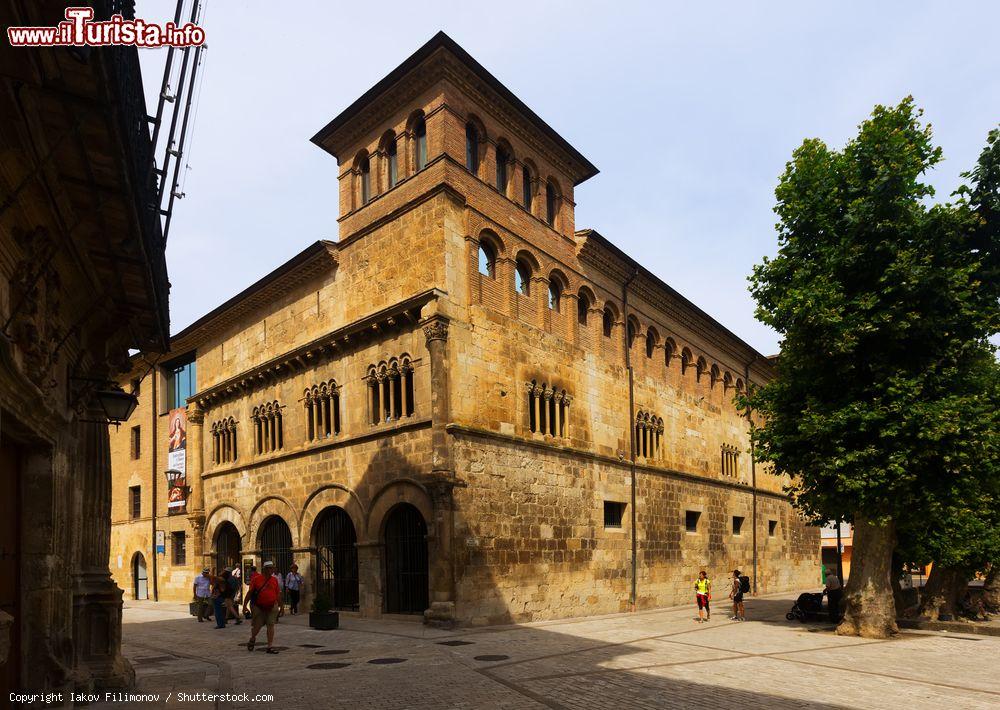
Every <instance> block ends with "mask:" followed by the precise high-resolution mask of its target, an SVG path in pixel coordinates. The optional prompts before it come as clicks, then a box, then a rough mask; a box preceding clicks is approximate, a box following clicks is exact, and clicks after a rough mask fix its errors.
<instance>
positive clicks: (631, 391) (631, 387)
mask: <svg viewBox="0 0 1000 710" xmlns="http://www.w3.org/2000/svg"><path fill="white" fill-rule="evenodd" d="M638 275H639V269H638V268H636V269H634V270H633V271H632V274H631V275H630V276H629V277H628V278H627V279H625V283H624V284H622V313H623V314H624V315H623V318H624V323H625V328H624V329H623V332H622V338H623V339H624V343H625V370H626V372H628V441H629V469H630V471H631V478H632V505H631V506H630V507H631V509H632V588H631V592H630V594H629V607H630V608H631V609H632V611H635V607H636V600H637V595H636V579H637V577H638V571H639V562H638V551H639V542H638V537H637V535H638V531H637V530H636V524H637V517H638V516H637V515H636V511H635V377H634V376H633V372H632V352H631V351H632V348H631V347H629V342H628V287H629V286H631V285H632V282H633V281H635V278H636V277H637V276H638Z"/></svg>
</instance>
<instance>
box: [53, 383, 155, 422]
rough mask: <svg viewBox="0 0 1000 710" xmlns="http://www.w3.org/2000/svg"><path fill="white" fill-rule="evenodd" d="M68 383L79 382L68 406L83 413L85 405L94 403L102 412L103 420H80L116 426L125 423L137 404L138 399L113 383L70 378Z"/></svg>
mask: <svg viewBox="0 0 1000 710" xmlns="http://www.w3.org/2000/svg"><path fill="white" fill-rule="evenodd" d="M69 379H70V382H71V383H73V382H80V383H83V384H81V385H77V386H76V387H75V388H74V391H73V392H72V394H71V396H70V404H71V406H72V407H73V408H74V409H78V411H80V413H83V409H82V408H84V407H85V406H86V404H87V403H92V402H95V401H96V403H97V404H99V405H100V407H101V411H102V412H104V419H103V420H92V419H81V420H80V421H84V422H93V423H95V424H114V425H115V426H118V425H119V424H121V423H122V422H124V421H127V420H128V418H129V417H130V416H132V412H134V411H135V408H136V407H137V406H138V404H139V398H138V397H136V396H135V394H134V393H132V392H126V391H125V390H123V389H122V388H121V386H119V385H118V384H117V383H115V382H110V381H108V380H106V379H100V378H94V377H70V378H69Z"/></svg>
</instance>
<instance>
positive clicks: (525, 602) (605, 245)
mask: <svg viewBox="0 0 1000 710" xmlns="http://www.w3.org/2000/svg"><path fill="white" fill-rule="evenodd" d="M313 141H314V142H315V143H316V144H317V145H319V146H320V147H322V148H323V149H324V150H326V151H328V152H329V153H331V154H332V155H334V156H335V157H336V158H337V159H338V164H339V165H340V175H339V202H340V239H339V241H337V242H336V243H332V242H318V243H316V244H314V245H312V246H310V247H308V248H307V249H306V250H305V251H303V252H302V253H301V254H300V255H299V256H297V257H296V258H295V259H293V260H292V261H290V262H289V263H287V264H285V265H284V266H282V267H280V268H279V269H278V270H276V271H275V272H273V273H272V274H270V275H269V276H267V277H265V278H264V279H263V280H262V281H260V282H258V283H257V284H255V285H253V286H251V287H250V288H249V289H247V290H246V291H244V292H243V293H242V294H240V295H238V296H236V297H235V298H233V299H232V300H230V301H229V302H227V303H226V304H223V305H222V306H220V307H219V308H217V309H215V310H214V311H212V312H211V313H209V314H208V315H206V316H205V317H204V318H202V319H201V320H199V321H198V322H196V323H195V324H193V325H192V326H190V327H189V328H187V329H186V330H185V331H183V332H182V333H179V334H177V335H176V336H174V338H173V341H172V344H171V353H170V355H169V356H168V357H167V358H164V360H162V361H160V363H158V364H157V365H156V366H155V367H153V366H152V365H151V360H149V359H148V358H144V359H142V360H141V361H140V360H137V362H136V368H135V371H134V373H133V377H136V378H140V379H141V383H140V388H141V393H142V394H141V395H140V399H141V400H142V404H141V409H140V412H139V415H138V416H137V417H136V418H135V421H136V422H137V423H138V426H140V427H141V429H140V430H139V431H138V433H136V434H133V433H132V432H129V431H126V430H124V429H123V430H122V431H120V432H118V434H117V436H116V438H115V439H114V441H113V445H112V449H113V457H114V460H113V468H114V472H115V485H114V501H113V507H112V517H113V543H112V551H111V555H112V569H113V571H114V572H115V573H116V576H117V579H118V581H119V584H121V585H122V586H123V587H124V588H126V589H131V590H133V593H135V591H136V585H135V580H134V577H135V569H134V565H132V564H131V562H130V561H131V560H133V559H135V558H136V556H137V555H140V556H142V558H143V560H144V561H151V560H153V559H155V560H156V573H155V574H152V573H150V574H151V579H153V580H155V584H156V587H157V594H158V595H159V598H161V599H175V600H177V599H186V598H187V597H188V596H189V595H190V593H191V591H190V590H191V582H192V579H193V576H194V575H195V574H196V573H197V571H198V570H199V569H200V568H201V567H202V565H203V564H207V565H209V566H219V567H221V566H229V565H231V564H234V563H236V562H238V561H243V562H244V564H245V563H247V562H251V561H255V562H257V563H258V564H259V562H260V561H261V559H262V558H263V557H267V558H271V559H275V560H276V561H277V563H278V566H279V567H283V566H287V564H289V563H290V561H291V560H292V559H294V560H295V562H297V563H298V564H299V566H300V571H301V572H302V573H303V574H304V576H305V578H306V596H307V597H309V596H311V595H313V594H315V593H316V591H317V590H320V591H322V592H324V593H329V594H331V595H332V596H333V599H334V603H335V606H337V607H340V608H346V609H357V610H358V611H359V612H360V613H361V614H362V615H368V616H377V615H380V614H385V613H400V612H401V613H407V612H409V613H425V616H426V618H427V619H428V620H431V621H434V622H440V623H448V622H453V621H454V622H459V623H473V624H483V623H494V622H502V621H510V620H514V621H522V620H533V619H545V618H555V617H564V616H572V615H581V614H597V613H607V612H615V611H621V610H626V609H632V608H635V609H642V608H649V607H654V606H661V605H668V604H676V603H681V602H687V601H688V600H689V597H690V595H691V586H692V581H693V579H694V577H695V576H696V575H697V571H698V570H699V569H706V570H708V571H709V572H710V574H712V575H714V576H716V577H717V578H721V577H723V576H725V575H726V574H728V572H729V571H730V570H732V569H733V568H734V567H737V566H738V567H740V568H742V569H745V570H747V571H748V572H750V571H752V569H753V566H754V560H755V558H756V569H757V574H756V586H757V590H758V592H760V593H766V592H775V591H781V590H788V589H794V588H799V587H803V586H809V585H812V584H815V581H816V579H817V578H818V564H819V563H818V556H819V535H818V532H817V531H816V530H815V529H812V528H809V527H807V526H805V525H804V524H803V523H802V521H801V520H800V519H799V517H798V516H797V515H796V513H795V512H794V511H793V510H792V508H791V507H790V505H789V503H788V501H787V499H786V497H785V496H784V495H783V493H782V485H783V484H784V483H785V481H783V480H782V479H781V478H779V477H777V476H774V475H771V474H769V473H768V472H766V471H763V470H761V469H760V468H759V467H758V468H757V470H756V471H754V470H753V467H752V464H751V461H750V456H749V454H748V446H749V442H748V435H747V432H748V423H747V421H746V419H745V418H743V417H741V415H740V413H739V412H738V411H737V409H736V407H735V405H734V401H733V400H734V396H735V395H736V394H737V393H738V392H740V391H741V390H743V389H744V388H745V387H747V386H748V385H749V384H750V383H753V382H762V381H765V380H766V379H767V378H768V377H769V376H771V373H772V364H771V363H770V362H769V361H768V360H767V359H766V358H763V357H762V356H760V355H759V354H758V353H756V352H755V351H754V350H753V349H752V348H751V347H749V346H748V345H747V344H746V343H744V342H742V341H741V340H740V339H739V338H737V337H736V336H735V335H733V334H732V333H731V332H729V331H727V330H726V329H725V328H723V327H722V326H721V325H719V324H718V323H717V322H716V321H714V320H713V319H712V318H710V317H709V316H708V315H707V314H705V313H704V312H702V311H701V310H699V309H698V308H697V307H696V306H694V305H693V304H692V303H690V302H689V301H687V300H686V299H684V298H683V297H682V296H680V295H679V294H678V293H676V292H675V291H673V290H672V289H671V288H670V287H669V286H667V285H666V284H664V283H662V282H661V281H659V280H658V279H657V278H656V277H654V276H653V275H652V274H650V273H649V272H648V271H647V270H645V269H644V268H642V267H641V266H640V265H639V264H638V263H636V262H635V261H634V260H633V259H631V258H630V257H628V256H627V255H625V254H623V253H622V252H621V251H619V250H618V249H617V248H616V247H614V246H613V245H612V244H611V243H610V242H609V241H607V240H606V239H605V238H604V237H602V236H601V235H600V234H598V233H597V232H595V231H592V230H583V231H579V230H576V228H575V225H574V199H573V189H574V187H575V185H577V184H579V183H580V182H582V181H583V180H585V179H587V178H589V177H591V176H593V175H594V174H596V172H597V171H596V168H594V166H592V165H591V164H590V163H589V162H588V161H587V160H586V158H584V157H583V156H582V155H581V154H580V153H579V152H578V151H577V150H576V149H574V148H573V147H572V146H570V145H569V144H568V143H567V142H566V141H565V140H564V139H562V138H561V137H560V136H559V135H558V134H556V133H555V131H553V130H552V128H550V127H549V126H548V125H546V124H545V123H544V122H543V121H542V120H541V119H540V118H538V117H537V116H536V115H535V114H534V113H533V112H532V111H531V110H530V109H529V108H528V107H527V106H525V105H524V104H523V103H521V102H520V101H519V100H518V99H517V98H516V97H515V96H514V95H513V94H511V92H510V91H509V90H507V89H506V88H505V87H503V86H502V85H501V84H500V83H499V82H498V81H497V80H496V79H495V78H493V77H492V76H491V75H490V74H489V73H488V72H487V71H486V70H485V69H484V68H483V67H481V66H480V65H479V64H478V63H477V62H476V61H475V60H474V59H472V58H471V57H470V56H469V55H468V54H467V53H466V52H465V51H464V50H462V49H461V48H460V47H458V46H457V45H456V44H455V43H454V42H453V41H452V40H450V39H449V38H447V37H446V36H444V35H443V34H439V35H437V36H436V37H434V38H433V39H432V40H431V41H430V42H429V43H428V44H426V45H425V46H424V47H422V48H421V49H420V50H419V51H418V52H417V53H416V54H414V55H413V56H412V57H410V58H409V59H408V60H407V61H406V62H404V63H403V64H402V65H400V67H398V68H397V69H396V70H394V71H393V72H392V73H391V74H389V75H388V76H387V77H386V78H385V79H383V80H382V81H381V82H379V84H377V85H376V86H375V87H373V88H372V89H371V90H370V91H369V92H367V93H366V94H365V95H364V96H363V97H361V98H360V99H359V100H358V101H356V102H355V103H354V104H352V105H351V106H350V107H349V108H348V109H347V110H345V111H344V112H343V113H342V114H341V115H340V116H338V117H337V118H336V119H334V120H333V121H332V122H331V123H330V124H328V125H327V126H326V127H325V128H324V129H323V130H321V131H320V132H319V133H318V134H317V135H316V136H315V137H314V138H313ZM167 360H171V361H173V362H175V363H176V362H183V361H186V360H193V361H194V362H195V370H196V378H195V379H196V383H195V384H194V385H193V386H192V388H191V389H192V391H191V394H190V396H188V397H187V399H186V402H187V418H188V430H187V451H188V454H187V483H188V486H189V487H190V490H189V491H188V497H187V502H186V508H185V509H184V511H183V512H179V513H178V514H175V515H168V514H167V507H166V506H167V503H166V496H165V494H164V491H163V489H164V487H165V485H166V479H165V478H164V475H163V474H164V470H165V469H166V466H165V465H164V461H165V459H166V456H167V451H166V449H167V435H166V431H167V426H168V419H169V417H168V415H167V412H168V410H169V409H170V405H169V403H166V402H165V401H163V400H162V399H159V400H157V401H154V400H153V397H155V396H156V393H157V392H159V393H163V392H164V391H165V390H167V391H170V389H171V387H174V389H176V384H175V382H174V379H173V378H175V375H171V374H170V373H171V372H176V371H177V368H176V367H174V366H173V365H170V366H168V367H166V368H165V367H163V366H162V364H163V362H166V361H167ZM175 404H178V403H176V402H175ZM180 404H183V403H180ZM133 436H135V437H137V440H138V441H139V442H140V443H139V445H138V451H135V450H134V449H133V445H132V444H131V443H130V442H131V440H132V437H133ZM130 488H131V489H132V490H133V491H135V490H138V491H139V500H140V502H139V505H138V508H135V509H133V508H131V507H130V505H129V502H130V498H129V491H130ZM154 491H156V492H154ZM154 497H155V511H156V515H155V517H153V506H152V503H153V500H154ZM131 500H134V499H131ZM154 527H155V529H156V530H159V531H164V532H165V535H164V540H165V543H166V544H165V549H164V551H163V554H156V553H155V552H154V550H153V544H154V540H153V535H154ZM176 533H183V535H184V538H183V539H182V538H181V537H180V536H179V535H175V534H176ZM175 537H176V539H177V544H178V545H181V544H184V545H186V550H185V555H184V556H183V561H180V562H175V560H174V551H173V550H172V549H171V540H172V539H174V538H175ZM754 543H756V546H755V545H754ZM754 547H756V555H755V554H754ZM149 567H150V568H152V565H149Z"/></svg>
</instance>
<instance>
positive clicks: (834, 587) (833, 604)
mask: <svg viewBox="0 0 1000 710" xmlns="http://www.w3.org/2000/svg"><path fill="white" fill-rule="evenodd" d="M823 591H824V592H825V593H826V605H827V611H828V612H829V614H830V621H831V622H832V623H834V624H837V623H840V598H841V596H842V595H843V593H844V589H843V587H842V586H841V584H840V577H838V576H837V573H836V572H827V573H826V586H825V588H824V589H823Z"/></svg>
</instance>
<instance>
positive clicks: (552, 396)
mask: <svg viewBox="0 0 1000 710" xmlns="http://www.w3.org/2000/svg"><path fill="white" fill-rule="evenodd" d="M526 388H527V392H528V430H529V431H531V432H532V433H533V434H545V435H546V436H556V437H559V438H562V439H568V438H569V405H570V403H571V402H572V401H573V397H572V395H570V394H567V392H566V390H564V389H559V388H558V387H554V386H552V385H550V384H548V383H545V382H541V383H540V382H538V381H537V380H532V381H531V382H528V383H527V384H526Z"/></svg>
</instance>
